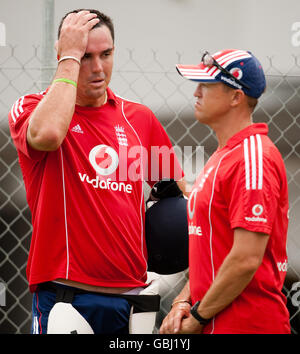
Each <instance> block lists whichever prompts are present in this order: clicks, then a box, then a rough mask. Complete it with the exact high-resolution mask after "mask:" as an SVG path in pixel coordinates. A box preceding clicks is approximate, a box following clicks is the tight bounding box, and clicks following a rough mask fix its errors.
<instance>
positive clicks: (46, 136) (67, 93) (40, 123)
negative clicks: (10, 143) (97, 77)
mask: <svg viewBox="0 0 300 354" xmlns="http://www.w3.org/2000/svg"><path fill="white" fill-rule="evenodd" d="M79 68H80V66H79V64H78V63H77V62H76V61H74V60H66V61H63V62H61V63H60V64H59V66H58V69H57V72H56V75H55V79H56V78H67V79H70V80H72V81H75V82H77V79H78V74H79ZM75 103H76V87H74V86H73V85H71V84H68V83H65V82H56V83H54V84H52V85H51V87H50V89H49V91H48V93H47V94H46V96H45V97H44V99H43V100H42V101H41V102H40V103H39V104H38V106H37V107H36V109H35V110H34V111H33V113H32V114H31V117H30V119H29V125H28V130H27V141H28V143H29V145H30V146H31V147H33V148H34V149H36V150H43V151H51V150H56V149H57V148H58V147H59V146H60V145H61V143H62V141H63V139H64V138H65V136H66V134H67V132H68V129H69V125H70V122H71V119H72V116H73V113H74V107H75Z"/></svg>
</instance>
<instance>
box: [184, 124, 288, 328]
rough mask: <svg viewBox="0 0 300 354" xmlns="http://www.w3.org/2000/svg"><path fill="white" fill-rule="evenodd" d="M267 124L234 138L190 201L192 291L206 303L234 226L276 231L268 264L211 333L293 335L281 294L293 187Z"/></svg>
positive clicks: (219, 153)
mask: <svg viewBox="0 0 300 354" xmlns="http://www.w3.org/2000/svg"><path fill="white" fill-rule="evenodd" d="M267 132H268V127H267V125H266V124H253V125H251V126H249V127H247V128H246V129H244V130H242V131H240V132H239V133H237V134H236V135H234V136H233V137H232V138H231V139H229V141H228V142H227V144H226V146H225V147H224V148H222V149H218V150H217V151H216V152H215V153H214V154H213V155H212V156H211V158H210V159H209V161H208V162H207V164H206V165H205V167H204V169H203V171H202V172H201V173H200V175H199V177H198V178H197V180H196V183H195V184H194V186H193V189H192V192H191V195H190V198H189V201H188V218H189V241H190V268H189V271H190V273H189V275H190V289H191V296H192V302H193V303H194V302H196V301H197V300H201V299H202V297H203V296H204V295H205V293H206V292H207V290H208V288H209V287H210V285H211V284H212V282H213V280H214V279H215V277H216V274H217V272H218V269H219V267H220V266H221V264H222V263H223V261H224V258H225V257H226V256H227V254H228V253H229V252H230V249H231V247H232V245H233V236H234V229H235V228H238V227H239V228H244V229H246V230H249V231H253V232H260V233H265V234H268V235H270V238H269V241H268V244H267V248H266V251H265V254H264V258H263V261H262V264H261V266H260V267H259V268H258V270H257V272H256V273H255V275H254V277H253V279H252V280H251V282H250V283H249V284H248V286H247V287H246V288H245V289H244V291H243V292H242V293H241V294H240V295H239V296H238V297H237V298H236V299H235V300H234V301H233V302H232V303H231V304H230V305H229V306H228V307H226V308H225V309H224V310H223V311H221V312H220V313H218V314H217V315H216V316H215V318H214V319H213V320H212V321H211V323H210V324H209V325H207V326H206V327H204V333H290V325H289V313H288V310H287V308H286V299H285V297H284V295H283V293H282V292H281V290H282V287H283V283H284V279H285V275H286V270H287V254H286V239H287V228H288V187H287V179H286V172H285V166H284V163H283V160H282V157H281V155H280V153H279V151H278V150H277V148H276V147H275V145H274V144H273V143H272V142H271V140H270V139H269V138H268V137H267Z"/></svg>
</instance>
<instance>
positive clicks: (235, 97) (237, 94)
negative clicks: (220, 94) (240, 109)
mask: <svg viewBox="0 0 300 354" xmlns="http://www.w3.org/2000/svg"><path fill="white" fill-rule="evenodd" d="M245 98H246V97H245V93H244V92H243V91H242V90H232V97H231V105H232V107H237V106H238V105H239V104H240V103H241V102H242V101H243V100H244V99H245Z"/></svg>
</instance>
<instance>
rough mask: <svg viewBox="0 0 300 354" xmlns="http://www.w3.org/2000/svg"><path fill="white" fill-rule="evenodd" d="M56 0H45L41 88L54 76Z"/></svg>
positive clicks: (45, 86)
mask: <svg viewBox="0 0 300 354" xmlns="http://www.w3.org/2000/svg"><path fill="white" fill-rule="evenodd" d="M54 8H55V6H54V0H43V8H42V12H43V18H44V21H43V30H42V68H41V70H42V72H41V89H45V88H47V86H48V85H49V83H50V81H51V79H52V76H53V61H54V41H55V39H54Z"/></svg>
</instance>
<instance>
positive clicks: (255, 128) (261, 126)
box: [226, 123, 269, 148]
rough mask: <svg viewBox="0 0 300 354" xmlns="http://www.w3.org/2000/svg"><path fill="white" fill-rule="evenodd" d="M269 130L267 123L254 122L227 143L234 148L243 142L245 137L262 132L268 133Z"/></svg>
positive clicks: (263, 133)
mask: <svg viewBox="0 0 300 354" xmlns="http://www.w3.org/2000/svg"><path fill="white" fill-rule="evenodd" d="M268 131H269V128H268V125H267V124H266V123H254V124H251V125H249V126H248V127H246V128H244V129H242V130H241V131H239V132H238V133H237V134H235V135H234V136H232V137H231V138H230V139H229V140H228V141H227V143H226V146H227V147H229V148H233V147H234V146H236V145H238V144H239V143H241V142H242V141H243V140H244V139H246V138H248V137H249V136H251V135H256V134H262V135H267V134H268Z"/></svg>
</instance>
